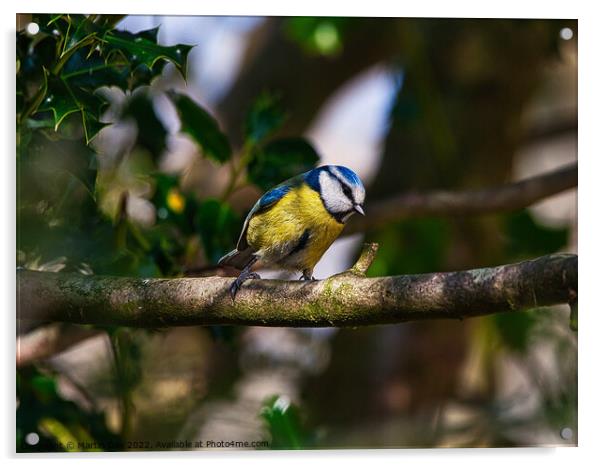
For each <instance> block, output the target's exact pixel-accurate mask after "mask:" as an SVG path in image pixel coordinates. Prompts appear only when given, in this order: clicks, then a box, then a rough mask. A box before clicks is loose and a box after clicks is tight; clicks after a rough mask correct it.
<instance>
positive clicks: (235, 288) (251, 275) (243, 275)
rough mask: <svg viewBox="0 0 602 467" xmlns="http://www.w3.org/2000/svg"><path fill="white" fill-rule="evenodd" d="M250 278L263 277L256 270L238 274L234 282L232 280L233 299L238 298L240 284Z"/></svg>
mask: <svg viewBox="0 0 602 467" xmlns="http://www.w3.org/2000/svg"><path fill="white" fill-rule="evenodd" d="M249 279H261V277H260V276H259V274H257V273H256V272H250V271H243V272H241V273H240V276H238V277H237V278H236V280H235V281H234V282H232V285H231V286H230V297H232V301H234V299H235V298H236V294H237V293H238V290H239V289H240V286H241V285H242V284H243V283H244V282H245V281H248V280H249Z"/></svg>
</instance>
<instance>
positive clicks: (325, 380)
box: [17, 15, 577, 451]
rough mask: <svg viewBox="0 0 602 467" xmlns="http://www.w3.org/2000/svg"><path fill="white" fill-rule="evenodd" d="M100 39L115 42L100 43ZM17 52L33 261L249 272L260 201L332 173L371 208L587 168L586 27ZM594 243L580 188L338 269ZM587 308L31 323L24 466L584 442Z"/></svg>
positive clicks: (359, 22) (411, 237)
mask: <svg viewBox="0 0 602 467" xmlns="http://www.w3.org/2000/svg"><path fill="white" fill-rule="evenodd" d="M36 26H37V29H36ZM157 27H159V29H158V32H157V31H154V32H151V33H149V30H153V29H154V28H157ZM98 28H100V29H102V30H103V31H105V32H103V34H104V33H106V31H113V32H109V33H108V34H109V35H108V36H107V39H106V41H104V42H101V43H99V44H95V43H94V42H85V41H87V40H88V38H89V35H90V34H92V32H91V31H97V29H98ZM115 28H116V30H115ZM115 31H116V32H115ZM83 42H85V46H82V45H81V44H82V43H83ZM147 42H148V44H147ZM141 43H143V44H144V45H145V46H146V45H147V48H146V49H144V48H139V49H138V48H136V47H137V46H139V45H140V44H141ZM136 44H137V45H136ZM188 45H191V46H194V47H192V48H190V49H189V48H188V47H187V46H188ZM80 46H81V47H80ZM70 47H72V48H74V49H77V50H76V51H74V53H73V54H71V52H70V50H72V49H70ZM95 47H97V48H95ZM84 52H85V53H84ZM97 55H98V56H97ZM107 57H111V60H117V61H116V62H115V65H114V66H111V67H107V66H106V63H107V62H106V60H107ZM115 57H118V58H117V59H116V58H115ZM62 58H63V61H62V62H61V59H62ZM102 58H104V60H105V61H103V60H102ZM17 59H18V63H17V115H18V119H19V120H18V122H19V124H18V136H17V171H18V174H17V177H18V200H17V217H18V219H17V222H18V245H17V266H20V267H25V268H28V269H38V270H45V271H57V272H58V271H71V272H74V271H77V272H80V273H82V274H112V275H124V276H140V277H151V276H155V277H176V276H184V275H189V276H202V275H213V274H227V273H228V272H227V271H226V272H224V271H221V270H216V269H215V268H214V266H213V265H215V263H216V260H217V259H218V258H219V257H220V256H221V255H222V254H223V253H225V252H227V251H229V250H230V249H231V248H232V247H233V246H234V245H235V243H236V240H237V237H238V234H239V231H240V228H241V225H242V221H243V219H244V217H245V215H246V213H247V212H248V210H249V209H250V207H251V206H252V205H253V204H254V202H255V201H256V200H257V198H258V197H259V196H260V195H261V193H262V192H263V191H264V190H265V189H266V188H268V187H269V186H271V185H273V184H275V183H277V182H278V181H281V180H283V179H285V178H287V177H288V176H289V175H293V174H295V173H298V172H301V171H303V170H304V169H305V168H306V167H311V166H312V165H314V164H316V165H321V164H327V163H328V164H331V163H332V164H341V165H346V166H348V167H350V168H352V169H353V170H355V171H356V172H357V173H358V174H359V175H360V177H361V178H362V180H363V181H364V183H365V185H366V187H367V191H368V194H367V206H368V207H369V204H370V203H371V202H375V201H377V200H379V199H385V198H387V197H390V196H391V195H394V194H397V193H400V192H405V191H429V190H436V189H448V190H454V189H457V190H461V189H478V188H484V187H489V186H497V185H500V184H503V183H506V182H510V181H515V180H520V179H523V178H526V177H530V176H534V175H537V174H541V173H545V172H548V171H550V170H553V169H555V168H557V167H560V166H563V165H566V164H567V163H571V162H576V159H577V22H576V21H574V20H500V19H496V20H487V19H479V20H475V19H455V20H447V19H426V18H425V19H403V18H401V19H397V18H379V19H377V18H312V17H304V18H296V17H289V18H276V17H274V18H262V17H166V16H127V17H104V18H101V17H99V16H98V15H90V16H89V17H87V19H86V17H84V16H73V15H72V16H71V17H64V16H60V15H18V17H17ZM61 67H62V68H61ZM44 70H46V71H44ZM48 70H50V72H48ZM53 70H54V71H57V73H55V72H54V71H53ZM184 73H185V78H184V76H183V75H184ZM44 83H45V84H44ZM44 86H46V88H45V90H44V93H45V94H42V96H41V97H43V100H40V99H38V100H40V102H37V101H36V96H39V95H40V94H39V91H37V90H38V89H42V88H43V87H44ZM92 91H93V92H92ZM74 102H75V103H74ZM32 103H35V105H34V104H32ZM32 106H33V107H34V109H33V110H32ZM82 109H83V110H82ZM90 109H96V113H93V112H92V111H91V110H90ZM23 116H24V117H23ZM213 118H215V120H213ZM216 123H217V125H216ZM222 132H223V133H222ZM207 134H211V135H212V137H211V138H210V139H207V136H206V135H207ZM241 160H247V161H248V163H247V165H243V164H242V163H240V161H241ZM238 170H240V173H238V172H237V171H238ZM237 177H238V178H237ZM576 239H577V199H576V191H575V190H571V191H569V192H566V193H562V194H559V195H556V196H554V197H552V198H549V199H547V200H545V201H543V202H540V203H538V204H536V205H534V206H532V207H531V208H529V209H526V210H521V211H517V212H512V213H509V214H491V215H485V216H478V217H465V218H462V217H454V218H419V219H407V220H403V221H399V222H397V223H393V224H390V225H386V226H385V227H383V228H379V229H378V230H374V231H371V232H369V233H367V234H354V235H348V236H345V234H343V236H342V238H340V239H339V240H337V242H336V243H335V244H334V245H333V246H332V247H331V248H330V250H329V251H328V252H327V253H326V254H325V256H324V257H323V259H322V260H321V261H320V263H319V264H318V266H317V268H316V270H315V276H316V277H317V278H324V277H327V276H329V275H332V274H334V273H337V272H340V271H342V270H344V269H346V268H347V267H349V266H350V265H351V264H353V261H354V259H355V258H356V255H357V253H358V251H359V247H360V246H361V244H362V242H363V241H374V242H378V243H379V244H380V251H379V254H378V256H377V259H376V261H375V262H374V264H373V266H372V267H371V269H370V270H369V275H372V276H382V275H395V274H406V273H421V272H433V271H447V270H456V269H466V268H476V267H481V266H489V265H496V264H504V263H509V262H515V261H520V260H523V259H528V258H532V257H536V256H539V255H543V254H547V253H553V252H558V251H563V252H573V253H576V252H577V244H576ZM262 277H285V276H284V275H283V274H282V273H280V272H278V271H266V272H263V273H262ZM568 313H569V312H568V307H557V308H554V309H551V310H549V311H548V310H546V311H540V310H529V311H526V312H524V313H512V314H498V315H493V316H487V317H482V318H474V319H469V320H464V321H447V320H441V321H430V322H419V323H406V324H400V325H387V326H372V327H364V328H355V329H330V328H329V329H288V328H273V329H270V328H253V327H245V328H242V327H210V328H208V327H189V328H171V329H157V330H144V329H131V328H117V327H113V328H109V327H103V328H98V327H86V326H75V325H57V324H49V323H37V324H33V325H32V324H26V323H19V329H18V330H17V332H18V337H19V339H20V340H19V347H18V350H19V352H20V354H21V357H20V361H18V364H17V386H18V387H17V396H18V401H17V450H18V451H38V450H62V449H67V450H69V447H68V446H69V444H68V443H69V442H71V443H73V444H71V447H72V449H73V450H100V449H103V450H112V449H113V450H121V449H150V448H153V449H168V448H177V447H178V446H177V445H173V446H169V445H167V444H165V445H162V444H160V443H168V442H170V441H173V440H205V441H207V440H215V441H249V442H255V441H268V444H267V445H265V444H264V445H261V444H258V445H254V446H253V447H256V448H264V449H265V448H267V447H271V448H335V447H341V448H342V447H353V448H362V447H367V448H368V447H469V446H478V447H486V446H531V445H538V446H541V445H544V446H549V445H554V446H555V445H575V444H576V442H577V338H576V333H574V332H573V331H571V330H570V329H569V327H568V321H569V318H568ZM50 340H53V342H55V345H54V346H55V349H54V352H52V355H50V353H49V354H47V355H41V356H40V355H36V354H35V349H36V347H37V346H40V345H41V344H40V342H42V343H43V342H48V341H50ZM32 349H33V350H32ZM29 354H32V355H33V357H31V358H28V355H29ZM42 357H43V358H42ZM18 360H19V358H18ZM78 442H79V443H82V442H83V443H88V444H86V445H79V447H78V444H77V443H78ZM137 443H141V444H137ZM157 443H159V444H157ZM82 446H83V447H82Z"/></svg>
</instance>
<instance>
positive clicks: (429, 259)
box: [368, 219, 451, 277]
mask: <svg viewBox="0 0 602 467" xmlns="http://www.w3.org/2000/svg"><path fill="white" fill-rule="evenodd" d="M450 235H451V233H450V229H449V225H448V223H447V221H446V220H443V219H415V220H407V221H403V222H399V223H396V224H391V225H390V226H387V227H385V228H384V229H382V230H380V231H379V232H378V233H377V234H376V235H375V236H374V237H373V238H372V237H371V238H370V241H376V242H377V243H379V245H380V248H379V252H378V255H377V256H376V259H375V260H374V262H373V263H372V266H371V267H370V269H369V273H368V274H369V275H370V276H373V277H377V276H388V275H395V274H412V273H421V272H428V271H437V270H441V269H442V268H443V265H444V262H445V255H446V253H447V252H448V248H449V247H450Z"/></svg>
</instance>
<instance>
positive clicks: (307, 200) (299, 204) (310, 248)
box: [247, 185, 344, 270]
mask: <svg viewBox="0 0 602 467" xmlns="http://www.w3.org/2000/svg"><path fill="white" fill-rule="evenodd" d="M343 227H344V225H343V224H341V223H340V222H337V221H336V220H335V219H333V218H332V216H331V215H330V214H329V213H328V212H327V211H326V209H325V208H324V205H323V204H322V200H321V199H320V195H319V194H318V193H317V192H316V191H315V190H312V189H311V188H310V187H308V186H307V185H301V186H299V187H295V188H293V189H291V191H289V192H288V193H287V194H286V195H285V196H284V197H282V199H281V200H279V201H278V202H277V203H276V205H275V206H274V207H272V208H271V209H268V210H267V211H265V212H263V213H260V214H257V215H255V216H253V218H251V220H250V221H249V226H248V230H247V242H248V244H249V245H250V246H251V247H252V248H253V249H254V250H255V251H256V254H257V255H258V256H260V257H261V258H262V259H263V260H264V261H265V262H266V263H270V262H271V263H276V264H279V265H281V266H282V267H290V268H293V269H299V270H302V269H312V268H313V267H314V266H315V265H316V263H317V262H318V261H319V260H320V258H321V257H322V255H323V254H324V252H325V251H326V250H327V249H328V247H329V246H330V245H331V244H332V242H334V240H335V239H336V238H337V237H338V236H339V234H340V233H341V231H342V230H343ZM306 230H307V231H308V232H309V238H308V241H307V244H306V246H305V248H303V250H302V251H300V252H299V253H298V254H295V255H294V258H292V256H291V255H290V252H291V249H292V248H294V246H295V245H297V244H298V242H299V239H300V238H301V236H302V235H303V233H304V232H305V231H306ZM291 262H292V264H291Z"/></svg>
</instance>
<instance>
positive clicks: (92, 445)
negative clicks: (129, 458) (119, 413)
mask: <svg viewBox="0 0 602 467" xmlns="http://www.w3.org/2000/svg"><path fill="white" fill-rule="evenodd" d="M17 394H18V398H19V404H18V406H17V429H16V432H17V433H16V434H17V447H16V450H17V452H48V451H51V452H52V451H67V450H73V451H101V450H104V451H119V450H122V449H123V441H122V440H121V439H120V438H119V437H118V436H116V435H115V434H113V433H111V431H109V429H108V428H107V426H106V422H105V414H104V413H103V412H101V411H97V410H96V409H95V408H93V409H92V410H90V411H84V410H82V409H81V408H80V407H79V406H78V405H77V404H75V403H74V402H71V401H67V400H64V399H63V398H62V397H61V396H60V395H59V394H58V393H57V388H56V381H55V379H54V375H52V374H45V373H41V372H40V371H38V370H36V369H35V368H33V367H30V368H25V369H20V370H18V371H17ZM29 433H37V434H38V435H39V437H40V440H39V442H38V444H35V445H30V444H28V443H26V442H25V437H26V436H27V435H28V434H29ZM78 442H82V443H87V447H85V448H83V447H81V446H78V445H77V443H78ZM70 443H73V445H72V444H70Z"/></svg>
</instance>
